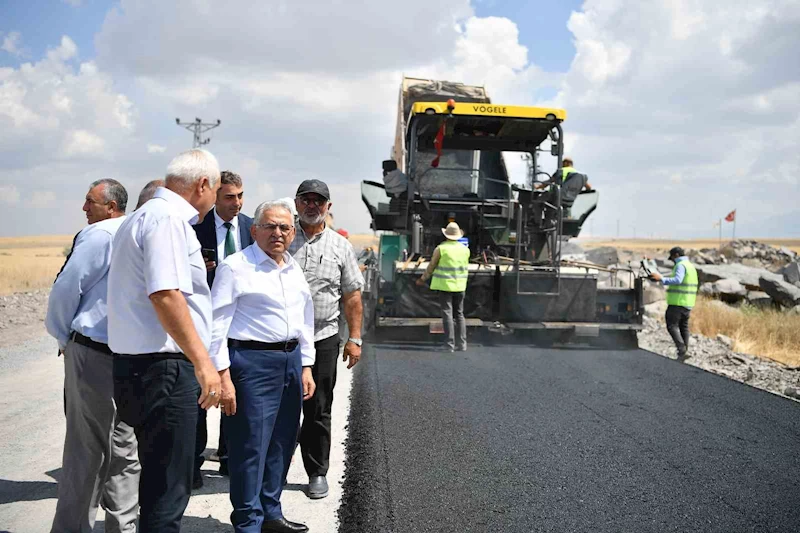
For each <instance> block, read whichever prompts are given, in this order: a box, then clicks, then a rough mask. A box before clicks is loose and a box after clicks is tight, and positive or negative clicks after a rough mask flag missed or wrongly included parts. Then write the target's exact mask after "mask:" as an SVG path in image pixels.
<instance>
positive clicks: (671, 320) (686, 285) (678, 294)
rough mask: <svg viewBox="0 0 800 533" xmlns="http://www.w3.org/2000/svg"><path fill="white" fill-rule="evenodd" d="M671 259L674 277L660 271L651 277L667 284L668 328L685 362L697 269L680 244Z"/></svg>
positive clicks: (672, 251) (695, 296) (673, 251)
mask: <svg viewBox="0 0 800 533" xmlns="http://www.w3.org/2000/svg"><path fill="white" fill-rule="evenodd" d="M669 260H670V261H673V262H674V263H675V266H674V267H673V269H672V275H671V276H670V277H668V278H665V277H663V276H661V274H659V273H658V272H653V273H652V274H651V277H652V278H653V279H654V280H656V281H660V282H661V283H662V284H664V285H665V286H666V287H667V312H666V315H665V319H666V322H667V331H668V332H669V334H670V336H671V337H672V340H673V341H674V342H675V347H676V348H677V350H678V361H681V362H683V361H685V360H686V358H687V357H688V351H689V339H690V338H691V333H689V315H690V314H691V312H692V308H693V307H694V304H695V301H696V300H697V269H696V268H695V267H694V265H693V264H692V263H691V262H690V261H689V258H688V257H686V255H685V254H684V252H683V248H681V247H679V246H676V247H674V248H673V249H671V250H670V251H669Z"/></svg>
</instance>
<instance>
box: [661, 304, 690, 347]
mask: <svg viewBox="0 0 800 533" xmlns="http://www.w3.org/2000/svg"><path fill="white" fill-rule="evenodd" d="M691 312H692V310H691V309H689V308H688V307H680V306H677V305H670V306H668V307H667V313H666V315H664V318H665V319H666V321H667V331H668V332H669V334H670V336H671V337H672V340H673V342H675V347H676V348H677V349H678V357H682V356H684V355H686V350H688V349H689V339H690V338H691V334H690V333H689V315H690V314H691Z"/></svg>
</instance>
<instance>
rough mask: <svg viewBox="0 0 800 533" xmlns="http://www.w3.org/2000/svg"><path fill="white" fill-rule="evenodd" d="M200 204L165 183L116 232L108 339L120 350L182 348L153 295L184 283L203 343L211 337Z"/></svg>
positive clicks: (148, 350) (128, 351)
mask: <svg viewBox="0 0 800 533" xmlns="http://www.w3.org/2000/svg"><path fill="white" fill-rule="evenodd" d="M198 215H199V213H198V212H197V210H196V209H195V208H194V207H192V206H191V204H190V203H189V202H187V201H186V200H184V199H183V198H182V197H181V196H179V195H177V194H175V193H174V192H172V191H170V190H169V189H166V188H164V187H159V188H158V189H156V193H155V195H153V199H152V200H151V201H149V202H147V203H146V204H144V205H143V206H142V207H140V208H139V209H137V210H136V211H134V212H133V214H131V215H130V216H129V217H128V219H127V220H126V221H125V223H124V224H122V226H121V227H120V228H119V230H118V231H117V235H116V237H115V238H114V254H113V255H112V257H111V269H110V270H109V274H108V283H109V286H110V287H111V290H112V298H110V299H109V302H108V344H109V346H110V347H111V350H112V351H113V352H115V353H119V354H145V353H154V352H175V353H176V352H180V351H181V349H180V348H179V347H178V344H177V343H176V342H175V340H174V339H172V337H170V336H169V335H168V334H167V332H166V331H164V328H163V327H162V326H161V322H159V320H158V316H157V315H156V310H155V308H154V307H153V304H152V302H151V301H150V295H151V294H153V293H155V292H158V291H163V290H170V289H178V290H180V291H181V292H182V293H183V295H184V297H185V298H186V303H187V304H188V306H189V314H190V315H191V318H192V322H194V327H195V329H196V330H197V333H198V335H199V336H200V339H201V340H202V341H203V344H204V345H205V346H206V347H208V345H209V343H210V342H211V291H210V290H209V288H208V282H207V281H206V267H205V263H204V262H203V256H202V254H201V253H200V241H198V240H197V235H196V234H195V232H194V229H193V228H192V224H193V223H196V222H197V220H198V218H199V216H198Z"/></svg>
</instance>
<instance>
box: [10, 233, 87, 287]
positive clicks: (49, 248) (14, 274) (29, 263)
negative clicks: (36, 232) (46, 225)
mask: <svg viewBox="0 0 800 533" xmlns="http://www.w3.org/2000/svg"><path fill="white" fill-rule="evenodd" d="M71 242H72V236H71V235H54V236H46V237H3V238H0V295H3V294H10V293H12V292H20V291H29V290H34V289H41V288H45V287H49V286H50V285H51V284H52V283H53V279H54V278H55V277H56V273H58V270H59V269H60V268H61V265H63V264H64V249H65V248H67V247H68V246H69V245H70V243H71Z"/></svg>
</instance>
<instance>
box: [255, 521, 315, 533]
mask: <svg viewBox="0 0 800 533" xmlns="http://www.w3.org/2000/svg"><path fill="white" fill-rule="evenodd" d="M306 531H308V526H307V525H305V524H298V523H297V522H290V521H288V520H286V519H285V518H278V519H277V520H264V523H263V524H261V533H305V532H306Z"/></svg>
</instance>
